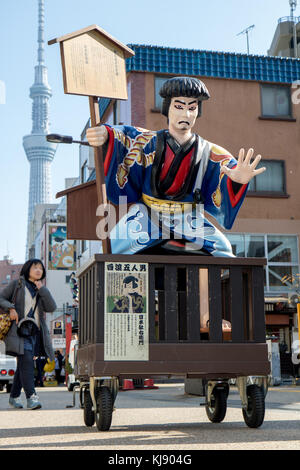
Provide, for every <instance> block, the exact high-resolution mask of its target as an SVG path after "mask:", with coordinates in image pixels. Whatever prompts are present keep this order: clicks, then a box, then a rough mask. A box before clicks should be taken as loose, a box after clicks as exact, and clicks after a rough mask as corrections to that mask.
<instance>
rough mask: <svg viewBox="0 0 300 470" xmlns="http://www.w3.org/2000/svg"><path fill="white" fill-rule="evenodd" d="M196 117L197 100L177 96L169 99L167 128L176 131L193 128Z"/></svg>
mask: <svg viewBox="0 0 300 470" xmlns="http://www.w3.org/2000/svg"><path fill="white" fill-rule="evenodd" d="M197 116H198V100H197V99H196V98H188V97H184V96H179V97H175V98H172V99H171V104H170V107H169V116H168V117H169V127H170V128H172V129H174V130H177V131H188V130H190V129H192V128H193V126H194V124H195V121H196V119H197Z"/></svg>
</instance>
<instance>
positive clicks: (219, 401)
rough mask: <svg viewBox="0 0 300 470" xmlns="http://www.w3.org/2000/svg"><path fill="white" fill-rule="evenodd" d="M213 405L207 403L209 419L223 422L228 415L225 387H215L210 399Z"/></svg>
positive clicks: (206, 408)
mask: <svg viewBox="0 0 300 470" xmlns="http://www.w3.org/2000/svg"><path fill="white" fill-rule="evenodd" d="M210 402H211V405H210V406H209V405H208V404H206V405H205V410H206V414H207V417H208V419H209V420H210V421H211V422H212V423H221V421H223V419H224V418H225V415H226V410H227V391H226V390H223V389H217V388H216V389H215V390H213V393H212V395H211V399H210Z"/></svg>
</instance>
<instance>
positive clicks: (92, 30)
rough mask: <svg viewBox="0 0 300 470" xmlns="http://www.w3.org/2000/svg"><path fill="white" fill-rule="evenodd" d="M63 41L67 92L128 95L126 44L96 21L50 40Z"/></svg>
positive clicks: (130, 54) (117, 97) (130, 51)
mask: <svg viewBox="0 0 300 470" xmlns="http://www.w3.org/2000/svg"><path fill="white" fill-rule="evenodd" d="M55 42H59V43H60V50H61V60H62V69H63V80H64V91H65V93H68V94H74V95H84V96H94V97H107V98H115V99H127V83H126V66H125V58H126V57H130V56H132V55H134V52H133V51H132V50H131V49H129V48H128V47H127V46H124V45H123V44H122V43H120V42H119V41H117V40H116V39H114V38H113V37H112V36H110V35H109V34H108V33H106V32H105V31H104V30H103V29H101V28H99V26H97V25H94V26H90V27H88V28H85V29H83V30H80V31H77V32H75V33H72V34H68V35H66V36H62V37H61V38H58V39H54V40H52V41H49V43H48V44H53V43H55Z"/></svg>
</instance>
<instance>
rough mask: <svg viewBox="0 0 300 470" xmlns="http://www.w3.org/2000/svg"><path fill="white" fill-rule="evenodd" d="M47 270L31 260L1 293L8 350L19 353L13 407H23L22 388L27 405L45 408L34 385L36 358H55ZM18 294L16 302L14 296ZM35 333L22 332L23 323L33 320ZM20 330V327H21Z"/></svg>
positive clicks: (53, 302)
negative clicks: (6, 318)
mask: <svg viewBox="0 0 300 470" xmlns="http://www.w3.org/2000/svg"><path fill="white" fill-rule="evenodd" d="M45 276H46V271H45V268H44V265H43V263H42V261H41V260H39V259H30V260H29V261H27V262H26V263H25V264H24V265H23V267H22V269H21V272H20V279H19V280H14V281H11V282H10V283H9V285H8V286H7V287H5V288H4V289H3V290H2V291H1V293H0V307H2V308H3V309H5V310H8V311H9V314H10V319H11V320H12V325H11V328H10V330H9V332H8V334H7V336H6V338H5V340H4V341H5V346H6V354H9V355H12V356H16V357H17V370H16V373H15V376H14V381H13V385H12V388H11V393H10V397H9V404H10V406H11V407H13V408H23V405H22V402H21V398H20V395H21V390H22V388H23V389H24V391H25V395H26V398H27V408H28V409H31V410H35V409H38V408H41V403H40V402H39V398H38V396H37V394H36V392H35V388H34V359H35V358H36V357H37V356H46V357H48V358H49V359H50V360H51V361H53V360H54V352H53V349H52V343H51V338H50V334H49V331H48V328H47V325H46V321H45V319H44V312H54V310H55V309H56V303H55V301H54V299H53V297H52V295H51V294H50V292H49V290H48V289H47V287H45V286H44V285H43V283H42V280H43V279H45ZM15 293H17V294H16V299H15V304H12V299H13V298H14V295H15ZM29 319H30V321H29V322H27V323H30V324H31V325H35V327H36V328H35V329H34V328H32V334H31V335H30V336H28V337H23V336H20V330H21V324H22V323H23V325H24V321H25V320H29ZM18 330H19V331H18Z"/></svg>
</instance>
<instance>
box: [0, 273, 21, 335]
mask: <svg viewBox="0 0 300 470" xmlns="http://www.w3.org/2000/svg"><path fill="white" fill-rule="evenodd" d="M20 285H21V284H20V281H19V283H18V287H17V288H16V290H15V293H14V297H13V300H12V303H13V304H14V303H15V301H16V297H17V293H18V290H19V288H20ZM11 324H12V321H11V319H10V315H9V312H5V310H3V308H1V307H0V341H3V340H4V338H5V336H6V335H7V333H8V332H9V330H10V327H11Z"/></svg>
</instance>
